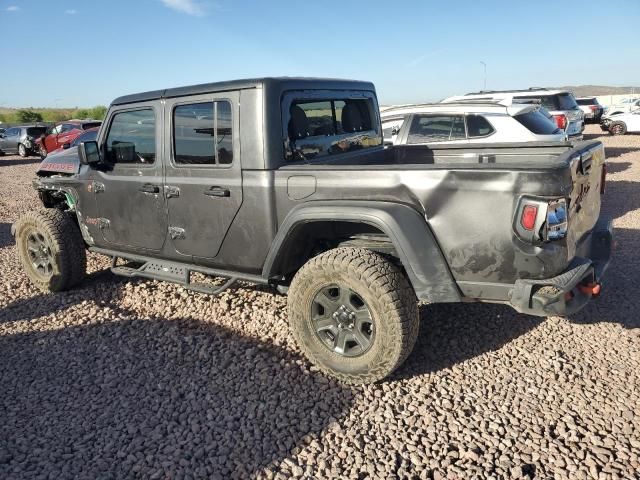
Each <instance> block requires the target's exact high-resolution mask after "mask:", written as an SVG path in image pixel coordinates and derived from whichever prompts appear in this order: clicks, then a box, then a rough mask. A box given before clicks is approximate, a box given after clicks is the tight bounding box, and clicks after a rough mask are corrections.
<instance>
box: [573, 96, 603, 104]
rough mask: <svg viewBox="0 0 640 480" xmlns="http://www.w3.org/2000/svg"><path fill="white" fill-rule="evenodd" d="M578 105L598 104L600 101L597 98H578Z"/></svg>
mask: <svg viewBox="0 0 640 480" xmlns="http://www.w3.org/2000/svg"><path fill="white" fill-rule="evenodd" d="M576 102H577V103H578V105H597V104H598V101H597V100H596V99H595V98H577V99H576Z"/></svg>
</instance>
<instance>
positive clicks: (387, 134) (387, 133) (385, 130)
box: [382, 118, 404, 140]
mask: <svg viewBox="0 0 640 480" xmlns="http://www.w3.org/2000/svg"><path fill="white" fill-rule="evenodd" d="M403 123H404V118H399V119H394V120H388V121H386V122H382V136H383V137H384V139H385V140H391V139H392V137H393V136H394V135H397V134H398V132H399V131H400V129H401V128H402V124H403Z"/></svg>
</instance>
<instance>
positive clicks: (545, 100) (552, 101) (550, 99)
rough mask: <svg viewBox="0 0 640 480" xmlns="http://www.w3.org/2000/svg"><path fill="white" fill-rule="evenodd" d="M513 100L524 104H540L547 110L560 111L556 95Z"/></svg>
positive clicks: (520, 97) (526, 96)
mask: <svg viewBox="0 0 640 480" xmlns="http://www.w3.org/2000/svg"><path fill="white" fill-rule="evenodd" d="M513 98H514V99H515V100H517V101H518V100H519V101H520V102H522V103H540V105H542V106H543V107H544V108H546V109H547V110H552V111H553V110H559V106H558V102H557V99H556V95H522V96H516V97H513Z"/></svg>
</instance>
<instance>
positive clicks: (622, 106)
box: [604, 98, 640, 117]
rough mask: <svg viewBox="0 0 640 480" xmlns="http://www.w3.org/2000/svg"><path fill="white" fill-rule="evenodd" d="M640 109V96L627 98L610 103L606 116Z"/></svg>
mask: <svg viewBox="0 0 640 480" xmlns="http://www.w3.org/2000/svg"><path fill="white" fill-rule="evenodd" d="M636 110H640V98H625V99H624V100H622V101H621V102H620V103H616V104H615V105H609V106H608V107H607V108H606V109H605V112H604V114H605V116H607V117H610V116H611V115H617V114H619V113H629V112H634V111H636Z"/></svg>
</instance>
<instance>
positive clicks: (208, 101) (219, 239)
mask: <svg viewBox="0 0 640 480" xmlns="http://www.w3.org/2000/svg"><path fill="white" fill-rule="evenodd" d="M165 116H166V118H167V120H168V122H166V124H167V125H168V128H169V131H168V132H166V135H165V137H166V140H165V152H166V154H167V162H166V170H165V184H166V186H165V195H166V197H167V208H168V214H169V235H170V237H171V241H172V242H173V245H174V248H175V250H176V252H178V253H179V254H180V255H184V256H185V257H192V258H193V260H194V261H195V262H198V261H200V262H202V263H205V264H206V263H210V262H209V261H210V260H211V259H213V258H215V257H216V255H217V254H218V252H219V250H220V247H221V246H222V243H223V241H224V238H225V236H226V234H227V231H228V230H229V227H230V226H231V223H232V222H233V219H234V217H235V215H236V213H237V212H238V210H239V209H240V205H241V204H242V169H241V165H240V144H239V135H238V131H239V93H238V92H223V93H219V94H206V95H197V96H192V97H188V98H186V99H185V98H180V99H167V100H166V104H165Z"/></svg>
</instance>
